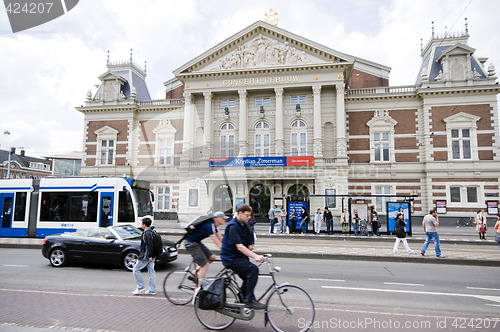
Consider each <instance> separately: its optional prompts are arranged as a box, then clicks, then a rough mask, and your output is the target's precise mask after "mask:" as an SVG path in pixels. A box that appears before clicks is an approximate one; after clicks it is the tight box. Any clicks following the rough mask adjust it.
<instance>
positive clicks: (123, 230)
mask: <svg viewBox="0 0 500 332" xmlns="http://www.w3.org/2000/svg"><path fill="white" fill-rule="evenodd" d="M113 230H114V231H115V232H116V233H117V234H118V235H119V236H120V237H121V238H122V239H124V240H132V239H140V238H141V236H142V230H140V229H139V228H137V227H134V226H132V225H121V226H113Z"/></svg>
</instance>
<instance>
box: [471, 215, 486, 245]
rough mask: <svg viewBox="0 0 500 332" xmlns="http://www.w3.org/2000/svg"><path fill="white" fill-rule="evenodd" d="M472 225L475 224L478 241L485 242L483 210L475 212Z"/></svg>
mask: <svg viewBox="0 0 500 332" xmlns="http://www.w3.org/2000/svg"><path fill="white" fill-rule="evenodd" d="M474 223H475V224H476V231H478V233H479V239H480V240H486V238H485V237H484V236H485V234H486V229H487V228H486V217H485V216H484V210H482V209H481V210H479V211H477V215H476V218H474Z"/></svg>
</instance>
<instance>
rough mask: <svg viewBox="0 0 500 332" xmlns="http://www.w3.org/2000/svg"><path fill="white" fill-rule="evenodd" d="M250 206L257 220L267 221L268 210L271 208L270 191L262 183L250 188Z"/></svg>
mask: <svg viewBox="0 0 500 332" xmlns="http://www.w3.org/2000/svg"><path fill="white" fill-rule="evenodd" d="M250 206H251V207H252V210H253V215H254V217H255V220H256V221H257V222H268V221H269V220H268V215H267V214H268V211H269V209H270V208H271V191H270V190H269V188H268V187H267V186H265V185H263V184H258V185H255V186H253V187H252V189H250Z"/></svg>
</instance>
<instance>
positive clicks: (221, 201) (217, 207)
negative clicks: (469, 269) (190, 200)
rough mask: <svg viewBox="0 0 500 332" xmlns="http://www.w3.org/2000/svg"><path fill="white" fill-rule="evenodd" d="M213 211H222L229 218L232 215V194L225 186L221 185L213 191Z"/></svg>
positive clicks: (227, 186)
mask: <svg viewBox="0 0 500 332" xmlns="http://www.w3.org/2000/svg"><path fill="white" fill-rule="evenodd" d="M215 211H222V212H224V213H225V214H227V215H229V216H230V215H232V214H233V192H232V191H231V187H229V185H227V184H221V185H220V186H218V187H217V188H215V190H214V212H215Z"/></svg>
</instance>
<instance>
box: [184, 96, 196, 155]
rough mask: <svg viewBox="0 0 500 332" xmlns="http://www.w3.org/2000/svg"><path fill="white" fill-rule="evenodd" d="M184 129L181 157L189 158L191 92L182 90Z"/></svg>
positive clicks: (191, 116)
mask: <svg viewBox="0 0 500 332" xmlns="http://www.w3.org/2000/svg"><path fill="white" fill-rule="evenodd" d="M183 96H184V130H183V134H182V135H183V141H182V158H181V159H183V160H189V159H190V158H191V154H192V153H191V146H192V144H193V136H194V135H193V131H194V126H193V122H194V114H193V95H192V94H191V92H184V95H183Z"/></svg>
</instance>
